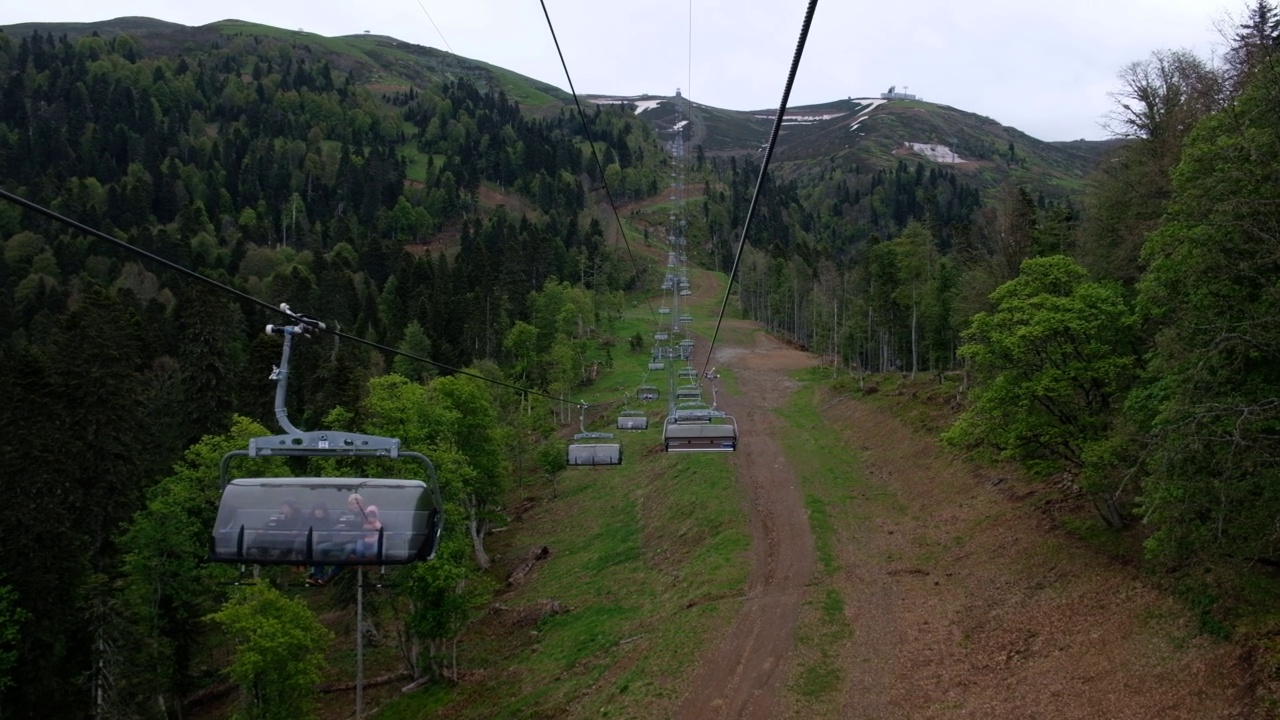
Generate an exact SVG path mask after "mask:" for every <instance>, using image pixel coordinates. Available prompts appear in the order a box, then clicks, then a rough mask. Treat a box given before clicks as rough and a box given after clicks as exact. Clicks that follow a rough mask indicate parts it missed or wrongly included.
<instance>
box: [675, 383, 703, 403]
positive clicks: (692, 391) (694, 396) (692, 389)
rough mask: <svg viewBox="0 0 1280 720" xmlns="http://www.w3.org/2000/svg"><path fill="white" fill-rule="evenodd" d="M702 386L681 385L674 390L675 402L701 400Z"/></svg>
mask: <svg viewBox="0 0 1280 720" xmlns="http://www.w3.org/2000/svg"><path fill="white" fill-rule="evenodd" d="M701 399H702V386H700V385H681V386H680V387H678V388H676V402H682V401H685V400H701Z"/></svg>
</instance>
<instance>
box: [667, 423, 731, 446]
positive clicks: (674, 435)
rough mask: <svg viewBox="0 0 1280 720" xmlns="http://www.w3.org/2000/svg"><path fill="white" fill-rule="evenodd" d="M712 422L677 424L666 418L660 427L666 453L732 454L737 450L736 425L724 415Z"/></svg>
mask: <svg viewBox="0 0 1280 720" xmlns="http://www.w3.org/2000/svg"><path fill="white" fill-rule="evenodd" d="M717 420H718V421H714V422H677V421H676V420H675V418H668V419H667V422H666V423H664V424H663V427H662V444H663V448H664V449H665V450H666V451H667V452H734V451H735V450H737V449H738V425H737V423H736V422H734V420H733V418H731V417H729V416H727V415H724V416H723V417H721V418H717Z"/></svg>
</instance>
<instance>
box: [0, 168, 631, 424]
mask: <svg viewBox="0 0 1280 720" xmlns="http://www.w3.org/2000/svg"><path fill="white" fill-rule="evenodd" d="M0 199H3V200H8V201H9V202H11V203H14V204H15V205H19V206H21V207H23V208H25V209H27V210H30V211H31V212H33V213H36V214H37V215H43V216H44V217H46V218H49V219H50V220H53V221H55V222H59V223H62V224H63V225H66V226H68V227H71V228H74V229H76V230H79V231H80V232H82V233H84V234H86V235H89V236H90V237H95V238H97V239H99V240H102V241H103V242H107V243H110V244H112V245H114V246H116V247H118V248H120V249H122V250H125V251H127V252H131V253H133V254H135V255H138V256H140V257H142V258H145V259H147V260H150V261H152V262H154V263H157V264H159V265H162V266H164V267H166V268H169V269H170V270H174V271H176V272H178V273H181V274H183V275H186V276H188V277H190V278H193V279H195V280H198V281H200V282H202V283H204V284H206V285H209V286H211V287H213V288H216V289H218V290H221V291H223V292H227V293H230V294H232V295H234V296H236V297H237V298H239V299H241V300H244V301H245V302H249V303H252V304H254V305H257V306H259V307H262V308H264V309H266V310H270V311H271V312H274V313H279V314H281V315H284V316H285V317H288V318H291V319H298V318H299V316H298V315H297V314H296V313H291V312H286V311H284V310H282V309H281V308H280V306H278V305H272V304H271V303H269V302H267V301H266V300H261V299H259V298H256V297H254V296H252V295H250V294H248V293H246V292H243V291H241V290H237V289H236V288H234V287H231V286H230V285H227V284H225V283H222V282H218V281H217V280H214V279H213V278H211V277H208V276H207V275H201V274H200V273H198V272H196V271H195V270H192V269H191V268H188V267H185V266H183V265H179V264H178V263H176V262H173V261H172V260H168V259H166V258H163V257H160V256H159V255H156V254H154V253H151V252H147V251H146V250H143V249H142V248H140V247H137V246H136V245H131V244H129V243H127V242H125V241H124V240H121V239H119V238H116V237H112V236H111V235H108V234H107V233H104V232H102V231H101V230H97V229H95V228H91V227H89V226H88V225H85V224H84V223H81V222H78V221H76V220H72V219H71V218H69V217H67V216H65V215H63V214H61V213H59V212H57V211H55V210H51V209H49V208H47V207H44V206H43V205H39V204H37V203H34V202H32V201H30V200H28V199H26V198H24V197H22V196H21V195H15V194H14V193H11V192H9V191H8V190H5V189H3V188H0ZM323 332H327V333H329V334H331V335H333V336H335V337H338V338H341V339H343V340H348V341H350V342H353V343H356V344H358V345H364V346H366V347H371V348H374V349H376V350H381V351H383V352H387V353H391V354H393V355H400V356H402V357H406V358H408V359H410V360H417V361H418V362H424V363H427V364H429V365H434V366H435V367H437V368H440V369H441V370H444V371H446V372H450V373H454V374H457V375H465V376H467V377H472V378H475V379H477V380H483V381H485V382H487V383H492V384H494V385H501V386H502V387H505V388H509V389H511V390H515V391H518V392H521V393H528V394H530V395H537V396H539V397H544V398H547V399H549V400H555V401H556V402H564V403H569V404H570V405H581V404H582V402H580V401H577V402H575V401H573V400H570V399H569V398H565V397H556V396H555V395H549V394H547V393H544V392H542V391H540V390H534V389H532V388H526V387H520V386H519V385H514V384H512V383H509V382H505V381H503V380H495V379H493V378H490V377H485V376H484V375H480V374H478V373H473V372H470V371H469V370H462V369H460V368H456V367H452V366H450V365H446V364H444V363H442V362H436V361H435V360H432V359H430V358H424V357H421V356H418V355H414V354H413V353H407V352H405V351H403V350H398V349H396V348H393V347H389V346H387V345H381V344H379V343H375V342H373V341H371V340H366V339H364V338H362V337H357V336H355V335H349V334H347V333H344V332H342V331H340V330H333V329H330V328H329V327H325V328H323ZM617 402H619V401H617V400H611V401H609V402H607V403H598V404H597V405H595V406H593V407H603V406H607V405H613V404H616V403H617Z"/></svg>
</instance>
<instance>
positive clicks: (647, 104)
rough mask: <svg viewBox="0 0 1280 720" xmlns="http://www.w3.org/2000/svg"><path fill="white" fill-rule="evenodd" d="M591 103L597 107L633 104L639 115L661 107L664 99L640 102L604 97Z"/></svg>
mask: <svg viewBox="0 0 1280 720" xmlns="http://www.w3.org/2000/svg"><path fill="white" fill-rule="evenodd" d="M591 102H593V103H595V104H597V105H625V104H627V103H632V104H634V105H635V106H636V114H637V115H639V114H640V113H642V112H644V111H645V110H652V109H654V108H656V107H658V106H659V105H661V104H662V98H658V99H657V100H640V99H637V98H633V97H602V98H595V99H594V100H592V101H591Z"/></svg>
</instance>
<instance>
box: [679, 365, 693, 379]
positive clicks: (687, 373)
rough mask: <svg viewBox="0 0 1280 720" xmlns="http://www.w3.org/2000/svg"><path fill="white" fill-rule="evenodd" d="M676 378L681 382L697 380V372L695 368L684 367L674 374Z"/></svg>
mask: <svg viewBox="0 0 1280 720" xmlns="http://www.w3.org/2000/svg"><path fill="white" fill-rule="evenodd" d="M676 377H678V378H680V379H682V380H683V379H686V378H687V379H689V380H697V379H698V370H697V368H692V367H689V366H687V365H686V366H685V367H682V368H680V370H679V371H677V372H676Z"/></svg>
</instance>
